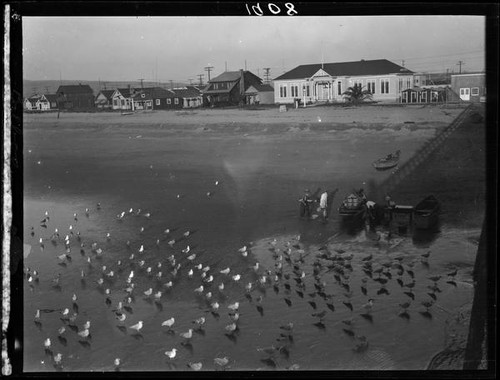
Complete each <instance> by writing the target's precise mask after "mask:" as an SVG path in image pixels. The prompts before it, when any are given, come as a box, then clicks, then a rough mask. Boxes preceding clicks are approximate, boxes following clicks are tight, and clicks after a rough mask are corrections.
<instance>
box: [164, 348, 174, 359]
mask: <svg viewBox="0 0 500 380" xmlns="http://www.w3.org/2000/svg"><path fill="white" fill-rule="evenodd" d="M165 355H167V356H168V357H169V358H170V359H174V358H175V355H177V349H176V348H172V350H170V351H165Z"/></svg>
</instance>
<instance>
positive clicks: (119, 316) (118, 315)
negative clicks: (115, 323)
mask: <svg viewBox="0 0 500 380" xmlns="http://www.w3.org/2000/svg"><path fill="white" fill-rule="evenodd" d="M126 318H127V316H126V315H125V314H124V313H118V314H117V316H116V319H118V320H119V321H120V322H123V321H125V319H126Z"/></svg>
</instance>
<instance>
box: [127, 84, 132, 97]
mask: <svg viewBox="0 0 500 380" xmlns="http://www.w3.org/2000/svg"><path fill="white" fill-rule="evenodd" d="M128 94H129V95H132V89H131V88H130V85H128Z"/></svg>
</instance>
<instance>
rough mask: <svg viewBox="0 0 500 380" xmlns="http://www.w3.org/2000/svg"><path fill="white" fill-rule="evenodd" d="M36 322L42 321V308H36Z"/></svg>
mask: <svg viewBox="0 0 500 380" xmlns="http://www.w3.org/2000/svg"><path fill="white" fill-rule="evenodd" d="M35 322H40V309H37V310H36V313H35Z"/></svg>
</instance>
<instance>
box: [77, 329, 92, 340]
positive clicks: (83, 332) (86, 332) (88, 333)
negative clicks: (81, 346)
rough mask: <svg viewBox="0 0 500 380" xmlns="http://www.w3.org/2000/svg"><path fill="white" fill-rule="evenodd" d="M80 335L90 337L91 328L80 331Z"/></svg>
mask: <svg viewBox="0 0 500 380" xmlns="http://www.w3.org/2000/svg"><path fill="white" fill-rule="evenodd" d="M78 335H79V336H81V337H82V338H88V336H89V335H90V330H89V329H85V330H82V331H79V332H78Z"/></svg>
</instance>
